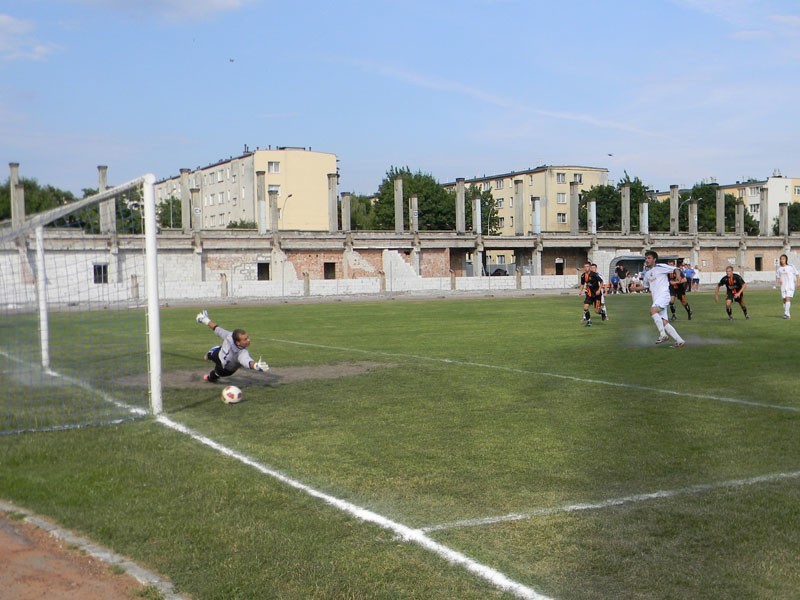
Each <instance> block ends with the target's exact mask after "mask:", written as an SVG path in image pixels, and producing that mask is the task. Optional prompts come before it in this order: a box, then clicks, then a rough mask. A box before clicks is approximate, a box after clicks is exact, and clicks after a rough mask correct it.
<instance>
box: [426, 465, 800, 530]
mask: <svg viewBox="0 0 800 600" xmlns="http://www.w3.org/2000/svg"><path fill="white" fill-rule="evenodd" d="M798 477H800V471H791V472H789V473H774V474H771V475H759V476H757V477H749V478H747V479H733V480H731V481H722V482H719V483H707V484H699V485H691V486H688V487H685V488H678V489H675V490H659V491H656V492H650V493H647V494H636V495H633V496H623V497H621V498H609V499H608V500H603V501H601V502H595V503H581V504H567V505H565V506H556V507H553V508H542V509H539V510H533V511H530V512H527V513H518V514H507V515H499V516H496V517H482V518H477V519H464V520H462V521H453V522H451V523H442V524H441V525H431V526H430V527H422V528H421V529H420V531H422V532H424V533H431V532H433V531H444V530H445V529H456V528H460V527H480V526H483V525H494V524H497V523H508V522H510V521H527V520H530V519H535V518H537V517H545V516H549V515H555V514H561V513H571V512H578V511H582V510H601V509H604V508H610V507H613V506H622V505H624V504H636V503H640V502H647V501H649V500H659V499H662V498H674V497H675V496H683V495H689V494H702V493H705V492H712V491H715V490H722V489H726V488H737V487H746V486H752V485H758V484H760V483H774V482H776V481H782V480H786V479H797V478H798Z"/></svg>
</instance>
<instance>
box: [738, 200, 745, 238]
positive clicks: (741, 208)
mask: <svg viewBox="0 0 800 600" xmlns="http://www.w3.org/2000/svg"><path fill="white" fill-rule="evenodd" d="M736 235H744V200H742V199H741V198H739V201H738V202H737V203H736Z"/></svg>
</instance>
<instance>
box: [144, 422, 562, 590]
mask: <svg viewBox="0 0 800 600" xmlns="http://www.w3.org/2000/svg"><path fill="white" fill-rule="evenodd" d="M156 421H157V422H158V423H161V424H162V425H164V426H166V427H168V428H170V429H173V430H175V431H177V432H179V433H182V434H184V435H187V436H189V437H190V438H191V439H193V440H195V441H196V442H199V443H201V444H203V445H205V446H208V447H209V448H212V449H214V450H216V451H217V452H219V453H221V454H223V455H225V456H227V457H229V458H233V459H235V460H238V461H239V462H241V463H243V464H245V465H247V466H249V467H252V468H254V469H255V470H257V471H258V472H260V473H262V474H263V475H267V476H269V477H272V478H274V479H277V480H278V481H280V482H281V483H283V484H285V485H288V486H289V487H292V488H294V489H296V490H300V491H302V492H304V493H306V494H308V495H309V496H311V497H313V498H317V499H318V500H322V501H323V502H325V503H326V504H329V505H330V506H333V507H335V508H337V509H339V510H341V511H343V512H345V513H347V514H349V515H351V516H353V517H355V518H356V519H359V520H361V521H365V522H367V523H372V524H374V525H377V526H379V527H381V528H383V529H386V530H389V531H391V532H393V533H394V534H395V535H397V536H398V537H399V538H400V539H402V540H404V541H407V542H413V543H415V544H417V545H418V546H421V547H422V548H424V549H425V550H428V551H429V552H433V553H434V554H436V555H437V556H439V557H440V558H443V559H445V560H446V561H448V562H450V563H452V564H455V565H459V566H461V567H463V568H465V569H466V570H467V571H469V572H470V573H472V574H473V575H477V576H478V577H480V578H481V579H483V580H484V581H486V582H488V583H490V584H492V585H493V586H495V587H496V588H498V589H501V590H503V591H506V592H510V593H512V594H514V595H515V596H517V597H518V598H524V599H526V600H552V599H551V598H549V597H548V596H544V595H542V594H540V593H538V592H536V591H535V590H533V589H532V588H530V587H527V586H525V585H523V584H521V583H518V582H516V581H514V580H512V579H511V578H509V577H508V576H507V575H505V574H503V573H501V572H500V571H497V570H496V569H493V568H492V567H489V566H487V565H484V564H482V563H479V562H477V561H476V560H473V559H471V558H470V557H468V556H466V555H465V554H462V553H461V552H457V551H456V550H453V549H452V548H449V547H447V546H445V545H443V544H440V543H438V542H436V541H434V540H433V539H431V538H430V537H429V536H428V535H426V534H425V533H424V532H423V531H421V530H419V529H413V528H411V527H408V526H407V525H403V524H402V523H398V522H397V521H393V520H391V519H389V518H388V517H385V516H383V515H380V514H378V513H376V512H373V511H371V510H368V509H366V508H362V507H360V506H357V505H355V504H352V503H351V502H348V501H346V500H342V499H341V498H336V497H335V496H331V495H330V494H326V493H325V492H321V491H319V490H316V489H314V488H312V487H310V486H308V485H306V484H304V483H302V482H300V481H297V480H296V479H292V478H291V477H289V476H287V475H284V474H283V473H281V472H280V471H276V470H275V469H272V468H270V467H268V466H266V465H263V464H261V463H259V462H258V461H256V460H255V459H253V458H250V457H249V456H246V455H244V454H241V453H239V452H237V451H235V450H233V449H231V448H228V447H227V446H223V445H222V444H220V443H219V442H216V441H214V440H212V439H211V438H208V437H206V436H204V435H202V434H199V433H197V432H195V431H193V430H192V429H190V428H188V427H187V426H185V425H183V424H181V423H177V422H176V421H173V420H172V419H170V418H168V417H165V416H163V415H162V416H158V417H156Z"/></svg>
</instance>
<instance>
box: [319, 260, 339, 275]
mask: <svg viewBox="0 0 800 600" xmlns="http://www.w3.org/2000/svg"><path fill="white" fill-rule="evenodd" d="M322 268H323V270H324V275H323V276H324V277H325V279H336V263H332V262H326V263H323V264H322Z"/></svg>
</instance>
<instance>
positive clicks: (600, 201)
mask: <svg viewBox="0 0 800 600" xmlns="http://www.w3.org/2000/svg"><path fill="white" fill-rule="evenodd" d="M625 185H628V186H630V219H631V222H630V229H631V231H638V230H639V204H640V203H641V202H642V201H644V200H645V199H646V198H648V197H649V191H648V189H647V186H646V185H645V184H644V183H642V181H641V179H639V178H638V177H635V178H633V179H631V177H630V175H628V173H627V172H625V177H623V178H622V179H620V180H619V182H618V183H617V185H616V186H612V185H599V186H595V187H593V188H592V189H590V190H587V191H585V192H583V193H582V194H581V197H580V200H579V205H578V218H579V224H580V227H582V228H584V229H586V227H587V217H588V208H587V207H588V202H589V200H594V201H595V211H596V217H597V231H621V230H622V188H623V186H625ZM650 210H651V214H650V215H649V218H648V223H650V226H651V227H650V228H651V229H652V223H653V215H652V209H650ZM656 217H657V218H658V215H656ZM667 224H669V217H668V218H667Z"/></svg>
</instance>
